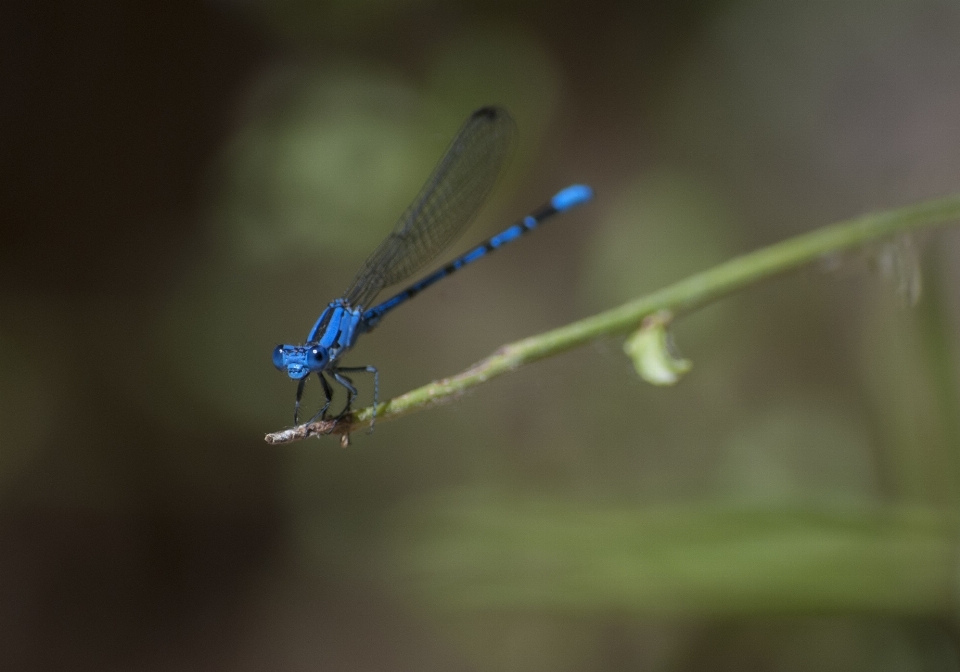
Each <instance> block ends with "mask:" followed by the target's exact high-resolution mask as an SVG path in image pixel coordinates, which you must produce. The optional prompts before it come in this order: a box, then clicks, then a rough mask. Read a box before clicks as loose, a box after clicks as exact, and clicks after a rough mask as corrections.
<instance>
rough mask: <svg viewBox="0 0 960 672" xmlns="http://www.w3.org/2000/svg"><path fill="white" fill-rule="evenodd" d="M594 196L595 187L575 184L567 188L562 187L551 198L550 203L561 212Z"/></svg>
mask: <svg viewBox="0 0 960 672" xmlns="http://www.w3.org/2000/svg"><path fill="white" fill-rule="evenodd" d="M591 198H593V189H591V188H590V187H588V186H587V185H585V184H573V185H570V186H569V187H567V188H566V189H561V190H560V191H558V192H557V193H556V195H554V197H553V198H552V199H550V205H552V206H553V207H554V208H556V209H557V210H558V211H559V212H563V211H564V210H569V209H570V208H573V207H575V206H578V205H580V204H581V203H586V202H587V201H589V200H590V199H591Z"/></svg>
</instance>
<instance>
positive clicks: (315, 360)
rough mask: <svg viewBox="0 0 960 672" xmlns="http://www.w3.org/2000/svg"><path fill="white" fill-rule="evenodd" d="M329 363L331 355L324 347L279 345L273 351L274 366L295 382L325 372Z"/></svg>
mask: <svg viewBox="0 0 960 672" xmlns="http://www.w3.org/2000/svg"><path fill="white" fill-rule="evenodd" d="M329 361H330V353H329V352H327V349H326V348H325V347H323V346H322V345H278V346H277V347H276V348H274V350H273V365H274V366H275V367H276V368H277V370H279V371H284V370H285V371H286V372H287V375H288V376H290V377H291V378H292V379H294V380H300V379H301V378H306V377H307V376H309V375H310V374H311V373H314V372H317V371H323V370H324V369H325V368H326V367H327V364H328V363H329Z"/></svg>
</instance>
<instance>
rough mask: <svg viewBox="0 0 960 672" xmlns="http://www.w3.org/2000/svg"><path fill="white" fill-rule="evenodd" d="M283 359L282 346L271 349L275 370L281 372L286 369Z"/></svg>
mask: <svg viewBox="0 0 960 672" xmlns="http://www.w3.org/2000/svg"><path fill="white" fill-rule="evenodd" d="M284 359H285V357H284V356H283V346H282V345H278V346H277V347H275V348H274V349H273V365H274V366H275V367H277V369H278V370H280V371H283V370H284V369H285V368H286V364H285V362H284Z"/></svg>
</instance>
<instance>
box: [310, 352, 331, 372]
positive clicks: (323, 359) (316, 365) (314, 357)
mask: <svg viewBox="0 0 960 672" xmlns="http://www.w3.org/2000/svg"><path fill="white" fill-rule="evenodd" d="M307 359H309V360H310V368H311V369H314V370H316V369H322V368H323V367H324V366H326V365H327V349H326V348H321V347H320V346H314V347H312V348H310V352H309V354H308V355H307Z"/></svg>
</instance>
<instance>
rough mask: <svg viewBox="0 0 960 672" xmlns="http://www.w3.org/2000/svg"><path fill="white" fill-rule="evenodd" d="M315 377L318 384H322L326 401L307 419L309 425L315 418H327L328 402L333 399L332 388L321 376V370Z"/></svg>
mask: <svg viewBox="0 0 960 672" xmlns="http://www.w3.org/2000/svg"><path fill="white" fill-rule="evenodd" d="M317 377H318V378H319V379H320V384H321V385H322V386H323V396H325V397H326V398H327V400H326V402H325V403H324V404H323V408H321V409H320V410H319V411H317V412H316V413H315V414H314V416H313V417H312V418H310V420H308V421H307V424H308V425H309V424H310V423H311V422H313V421H314V420H316V419H317V418H323V419H324V420H325V419H326V418H327V409H328V408H330V402H331V401H333V390H332V389H330V383H328V382H327V379H326V378H324V376H323V371H317Z"/></svg>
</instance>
